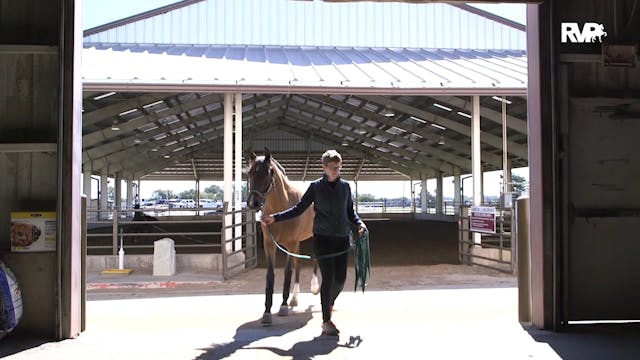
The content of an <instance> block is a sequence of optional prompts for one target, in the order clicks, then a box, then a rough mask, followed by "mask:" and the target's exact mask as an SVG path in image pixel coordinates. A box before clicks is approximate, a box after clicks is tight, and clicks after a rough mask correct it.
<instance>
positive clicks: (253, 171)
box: [247, 148, 275, 210]
mask: <svg viewBox="0 0 640 360" xmlns="http://www.w3.org/2000/svg"><path fill="white" fill-rule="evenodd" d="M274 171H275V170H274V168H273V165H272V163H271V152H270V151H269V149H267V148H265V149H264V156H256V154H255V153H253V152H251V153H249V168H248V171H247V180H248V182H249V196H248V198H247V206H248V207H249V209H251V210H262V208H263V206H264V203H265V200H266V198H267V194H268V193H269V191H271V190H272V189H273V187H274V186H275V178H274V176H275V175H274Z"/></svg>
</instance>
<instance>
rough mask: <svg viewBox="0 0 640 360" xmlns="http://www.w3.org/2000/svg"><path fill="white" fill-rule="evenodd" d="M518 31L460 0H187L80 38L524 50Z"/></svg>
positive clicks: (521, 31) (523, 38)
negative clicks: (425, 0) (455, 0)
mask: <svg viewBox="0 0 640 360" xmlns="http://www.w3.org/2000/svg"><path fill="white" fill-rule="evenodd" d="M524 30H525V29H524V25H521V24H518V23H514V22H512V21H509V20H507V19H504V18H501V17H499V16H496V15H493V14H490V13H488V12H485V11H482V10H479V9H477V8H474V7H471V6H466V5H462V4H459V5H458V4H437V3H432V4H418V3H413V4H407V3H398V2H395V3H384V2H371V1H367V2H350V3H343V4H335V3H334V4H330V3H323V2H319V1H291V0H207V1H198V0H187V1H183V2H179V3H176V4H172V5H168V6H165V7H163V8H159V9H156V10H152V11H149V12H146V13H143V14H138V15H135V16H132V17H129V18H126V19H122V20H119V21H115V22H112V23H109V24H105V25H102V26H98V27H96V28H93V29H89V30H87V31H85V38H84V41H85V42H86V43H87V42H88V43H135V44H141V43H146V44H189V45H191V44H201V45H210V44H225V45H258V46H261V45H272V46H341V47H373V48H385V47H408V48H447V49H509V50H513V49H516V50H525V49H526V35H525V31H524Z"/></svg>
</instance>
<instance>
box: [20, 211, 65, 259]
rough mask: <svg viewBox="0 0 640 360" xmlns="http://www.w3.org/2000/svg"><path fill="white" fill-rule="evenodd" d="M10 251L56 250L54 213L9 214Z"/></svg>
mask: <svg viewBox="0 0 640 360" xmlns="http://www.w3.org/2000/svg"><path fill="white" fill-rule="evenodd" d="M10 239H11V251H13V252H37V251H55V250H56V213H55V212H11V235H10Z"/></svg>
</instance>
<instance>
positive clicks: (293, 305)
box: [289, 298, 298, 307]
mask: <svg viewBox="0 0 640 360" xmlns="http://www.w3.org/2000/svg"><path fill="white" fill-rule="evenodd" d="M289 306H291V307H296V306H298V299H295V298H294V299H291V301H289Z"/></svg>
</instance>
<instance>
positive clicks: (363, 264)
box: [353, 230, 371, 292]
mask: <svg viewBox="0 0 640 360" xmlns="http://www.w3.org/2000/svg"><path fill="white" fill-rule="evenodd" d="M354 263H355V269H356V281H355V285H354V289H353V291H354V292H355V291H358V287H360V288H361V289H362V292H364V288H365V287H366V286H367V280H368V279H369V278H371V251H370V249H369V230H365V232H364V234H362V236H360V238H359V239H358V241H356V251H355V253H354Z"/></svg>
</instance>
